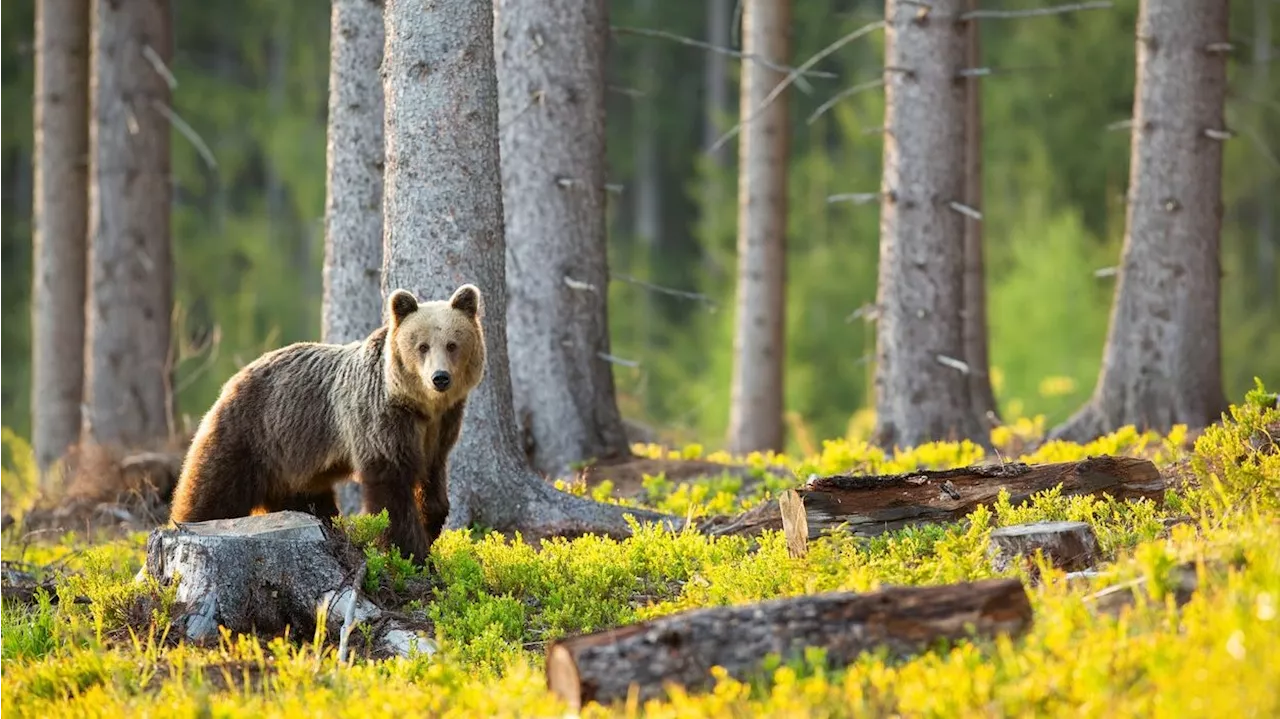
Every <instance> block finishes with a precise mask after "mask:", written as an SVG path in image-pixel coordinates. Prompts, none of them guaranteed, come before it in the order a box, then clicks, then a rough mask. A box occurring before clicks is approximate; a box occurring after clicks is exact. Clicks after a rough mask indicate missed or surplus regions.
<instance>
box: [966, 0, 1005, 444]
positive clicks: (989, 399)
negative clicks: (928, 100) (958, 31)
mask: <svg viewBox="0 0 1280 719" xmlns="http://www.w3.org/2000/svg"><path fill="white" fill-rule="evenodd" d="M978 5H979V3H978V0H966V3H965V9H966V11H968V12H972V11H975V10H977V9H978ZM981 26H982V22H981V21H979V20H969V21H968V22H966V23H964V29H965V62H964V66H965V68H966V69H974V68H979V67H982V31H981ZM964 93H965V94H964V200H963V203H964V204H965V206H966V207H970V208H972V209H974V210H976V211H977V212H982V78H981V77H980V76H979V75H974V74H970V75H968V76H967V77H966V79H965V83H964ZM963 222H964V314H963V320H964V361H965V364H967V365H968V366H969V374H968V378H969V401H970V402H971V403H972V405H973V413H974V415H975V416H977V418H978V422H979V424H981V425H984V426H986V425H995V424H997V423H998V422H997V420H998V419H999V415H998V413H997V412H996V397H995V392H994V391H993V390H992V388H991V362H990V359H989V356H988V354H989V353H988V346H989V341H988V333H987V272H986V261H985V254H986V252H985V248H984V247H983V232H982V226H983V220H979V219H975V218H973V217H968V216H966V217H965V218H964V220H963ZM980 439H982V440H984V444H985V440H986V439H987V438H986V437H985V436H984V437H981V438H980Z"/></svg>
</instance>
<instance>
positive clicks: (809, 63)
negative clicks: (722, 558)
mask: <svg viewBox="0 0 1280 719" xmlns="http://www.w3.org/2000/svg"><path fill="white" fill-rule="evenodd" d="M884 26H885V22H884V21H883V20H877V21H875V22H873V23H871V24H869V25H863V26H862V27H860V28H858V29H857V30H854V31H853V32H851V33H849V34H848V35H845V36H844V37H842V38H840V39H839V40H836V41H835V42H833V43H831V44H830V45H828V46H826V47H825V48H823V49H822V50H820V51H818V54H816V55H814V56H813V57H811V58H809V59H808V60H805V61H804V64H802V65H801V66H800V67H798V68H796V69H795V70H793V71H791V72H790V73H788V74H787V76H786V77H785V78H783V80H782V82H780V83H778V85H777V86H776V87H774V88H773V90H772V91H770V92H769V94H768V95H766V96H765V98H764V101H763V102H761V103H760V105H759V106H758V107H756V108H754V109H753V110H752V111H751V114H750V115H748V116H747V117H744V118H742V120H741V121H740V122H739V123H738V124H736V125H734V126H733V128H732V129H731V130H729V131H728V132H726V133H725V134H723V135H721V136H720V138H719V139H717V140H716V141H715V142H713V143H711V147H709V148H707V153H708V154H712V153H715V152H716V151H717V150H719V149H720V148H721V147H722V146H723V145H724V143H726V142H728V141H729V140H730V139H732V138H733V137H734V136H735V135H737V134H738V133H739V132H740V131H741V130H742V126H743V125H745V124H747V123H748V122H751V121H752V120H754V119H755V118H756V116H757V115H759V114H760V113H761V112H763V111H764V109H765V108H766V107H768V106H769V105H770V104H772V103H773V101H774V100H776V99H777V98H778V96H779V95H781V94H782V92H783V90H786V89H787V87H789V86H790V85H791V83H793V82H795V81H796V79H797V78H798V77H800V73H802V72H805V71H807V70H808V69H809V68H811V67H813V66H814V65H817V64H818V63H819V62H821V61H822V59H823V58H825V57H826V56H828V55H830V54H831V53H833V52H835V51H836V50H839V49H840V48H842V47H844V46H845V45H848V44H849V43H851V42H853V41H854V40H857V39H858V38H860V37H862V36H863V35H867V34H869V33H870V32H872V31H873V30H879V29H882V28H884Z"/></svg>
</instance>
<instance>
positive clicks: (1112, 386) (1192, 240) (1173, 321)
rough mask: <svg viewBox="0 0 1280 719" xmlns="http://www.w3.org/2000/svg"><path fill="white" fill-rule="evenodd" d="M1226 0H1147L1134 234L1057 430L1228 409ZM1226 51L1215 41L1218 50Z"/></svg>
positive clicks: (1207, 417)
mask: <svg viewBox="0 0 1280 719" xmlns="http://www.w3.org/2000/svg"><path fill="white" fill-rule="evenodd" d="M1227 18H1228V11H1227V3H1226V2H1220V3H1219V2H1197V1H1196V0H1162V1H1161V2H1150V1H1149V0H1144V2H1143V3H1142V6H1141V9H1140V11H1139V16H1138V30H1137V32H1138V87H1137V93H1136V97H1135V100H1134V120H1133V135H1132V140H1131V142H1132V150H1131V156H1130V161H1129V203H1128V208H1127V224H1128V227H1127V232H1126V233H1125V241H1124V250H1123V256H1122V259H1121V268H1120V280H1119V284H1118V286H1117V288H1116V299H1115V306H1114V307H1113V309H1112V314H1111V326H1110V329H1109V332H1108V335H1107V346H1106V349H1105V350H1104V351H1103V360H1102V373H1101V376H1100V377H1099V378H1098V384H1097V387H1096V388H1095V391H1094V395H1093V398H1092V399H1091V400H1090V401H1089V402H1088V403H1087V404H1086V405H1085V406H1084V407H1083V408H1081V409H1080V410H1079V411H1078V412H1076V414H1075V415H1073V416H1072V417H1071V418H1070V419H1068V420H1067V421H1066V422H1065V423H1063V424H1062V425H1061V426H1059V427H1057V428H1055V429H1054V431H1053V432H1052V433H1051V436H1052V437H1055V438H1061V439H1070V440H1086V439H1089V438H1092V437H1096V436H1098V435H1100V434H1105V433H1107V432H1111V431H1114V430H1116V429H1119V428H1120V427H1123V426H1125V425H1129V424H1132V425H1135V426H1136V427H1137V428H1138V429H1139V430H1145V429H1153V430H1157V431H1162V432H1163V431H1168V430H1169V429H1170V428H1171V427H1172V426H1173V425H1174V424H1180V423H1185V424H1187V425H1189V426H1190V427H1192V428H1196V427H1203V426H1205V425H1207V424H1209V423H1211V422H1213V421H1215V420H1216V419H1218V417H1219V416H1220V413H1221V412H1222V411H1223V410H1225V409H1226V406H1227V403H1226V397H1225V395H1224V393H1223V389H1222V362H1221V345H1220V342H1219V325H1218V308H1219V296H1220V279H1219V278H1220V272H1221V269H1220V265H1219V256H1218V248H1219V231H1220V229H1221V223H1222V144H1223V140H1222V139H1221V138H1220V137H1219V138H1218V139H1215V138H1214V137H1213V135H1214V134H1216V133H1221V132H1223V131H1224V130H1225V129H1226V126H1225V119H1224V104H1225V98H1226V88H1227V59H1226V51H1225V50H1222V49H1221V47H1222V46H1223V45H1224V44H1225V43H1228V42H1229V41H1230V37H1229V36H1228V34H1227ZM1215 48H1217V49H1215Z"/></svg>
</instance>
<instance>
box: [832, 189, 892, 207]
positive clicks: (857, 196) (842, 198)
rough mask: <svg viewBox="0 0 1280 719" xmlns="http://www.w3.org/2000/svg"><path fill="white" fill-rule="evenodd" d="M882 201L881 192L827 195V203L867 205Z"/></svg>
mask: <svg viewBox="0 0 1280 719" xmlns="http://www.w3.org/2000/svg"><path fill="white" fill-rule="evenodd" d="M878 199H880V193H879V192H846V193H844V194H842V195H827V203H828V204H830V203H832V202H852V203H853V204H855V205H867V204H870V203H872V202H875V201H876V200H878Z"/></svg>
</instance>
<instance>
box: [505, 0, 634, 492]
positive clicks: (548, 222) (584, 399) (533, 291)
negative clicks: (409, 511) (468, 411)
mask: <svg viewBox="0 0 1280 719" xmlns="http://www.w3.org/2000/svg"><path fill="white" fill-rule="evenodd" d="M496 8H497V11H496V13H495V22H496V23H497V25H498V32H497V33H496V34H495V38H496V40H495V41H496V43H497V72H498V92H499V94H498V100H499V108H498V109H499V126H500V127H501V128H502V130H501V154H502V185H503V197H504V198H505V202H504V205H503V209H504V214H505V217H506V238H507V292H508V296H509V299H508V303H507V311H508V316H507V338H508V341H509V345H508V351H509V352H510V355H511V382H512V387H513V391H514V399H515V407H516V416H517V417H519V418H520V420H521V424H522V425H523V430H524V432H523V434H524V435H525V437H527V438H528V440H529V441H528V442H526V444H527V445H531V448H532V452H530V455H531V460H532V462H533V466H534V468H536V469H537V470H539V471H542V472H546V473H548V474H551V475H555V476H558V475H562V474H566V473H568V472H569V471H571V465H572V464H573V463H574V462H578V461H580V460H589V459H593V458H596V459H604V458H609V457H620V456H624V455H626V454H628V453H629V451H630V450H629V447H628V444H627V435H626V431H625V430H624V429H623V426H622V416H621V414H619V412H618V403H617V399H616V398H615V394H614V386H613V368H612V366H611V365H610V364H609V362H608V360H607V359H606V357H608V356H609V354H610V352H609V322H608V307H607V296H608V287H609V266H608V258H607V243H606V236H605V189H604V186H605V98H604V92H605V72H604V70H605V40H606V36H607V33H608V31H609V23H608V11H607V7H606V4H605V0H588V1H587V2H582V1H581V0H498V2H497V3H496ZM544 27H554V28H556V32H555V33H553V34H549V33H543V32H541V28H544Z"/></svg>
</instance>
